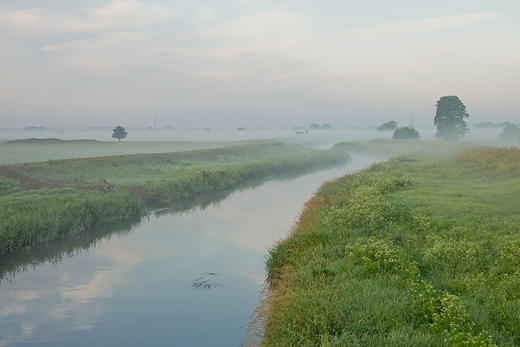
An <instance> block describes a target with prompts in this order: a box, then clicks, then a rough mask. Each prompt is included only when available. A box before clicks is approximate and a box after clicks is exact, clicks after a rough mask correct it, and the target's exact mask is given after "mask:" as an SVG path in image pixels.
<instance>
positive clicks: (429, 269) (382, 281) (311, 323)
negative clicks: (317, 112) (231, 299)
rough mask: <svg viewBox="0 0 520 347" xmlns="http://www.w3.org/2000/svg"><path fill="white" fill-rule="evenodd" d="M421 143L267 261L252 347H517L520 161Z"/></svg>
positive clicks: (321, 213)
mask: <svg viewBox="0 0 520 347" xmlns="http://www.w3.org/2000/svg"><path fill="white" fill-rule="evenodd" d="M421 142H422V141H419V142H415V144H414V146H418V147H417V148H416V150H415V151H409V152H410V154H406V155H401V156H397V157H395V158H393V159H391V160H389V161H387V162H383V163H379V164H375V165H373V166H371V167H370V168H369V169H367V170H365V171H362V172H359V173H356V174H353V175H348V176H345V177H342V178H340V179H337V180H335V181H333V182H329V183H326V184H324V185H323V186H322V188H321V189H320V190H319V191H318V192H317V194H316V195H315V196H314V197H313V198H312V199H311V200H310V201H309V202H307V204H306V206H305V209H304V211H303V212H302V214H301V216H300V219H299V222H298V223H297V225H296V226H295V227H294V229H293V232H292V234H291V235H290V236H289V237H288V238H287V239H285V240H283V241H280V242H278V243H277V244H276V245H275V246H274V247H273V248H272V249H271V250H270V252H269V257H268V259H267V261H266V264H267V270H268V279H269V284H268V287H267V288H266V293H265V297H264V299H263V302H262V303H261V304H260V305H259V306H258V307H257V309H256V314H255V320H254V321H253V322H252V324H251V326H250V336H251V337H252V341H254V340H255V338H257V339H260V340H261V342H260V344H261V345H262V346H519V345H520V215H519V213H518V211H519V210H520V177H519V175H518V174H519V173H520V149H518V148H495V147H472V148H470V147H469V146H467V145H466V144H463V143H457V144H456V143H453V142H441V141H437V143H438V144H437V145H435V144H433V143H423V144H421ZM379 145H381V146H387V145H388V146H390V145H389V143H388V142H386V143H383V144H381V143H379V144H377V142H376V143H372V144H369V145H368V147H372V148H373V147H374V146H376V147H377V146H379ZM340 146H342V147H350V148H351V149H352V148H353V147H356V148H360V147H364V149H365V150H367V151H368V150H370V149H369V148H368V149H367V145H366V144H364V145H360V144H357V145H356V144H348V143H344V144H342V145H340ZM399 146H405V145H404V142H401V143H400V144H399ZM432 146H437V150H439V146H440V152H442V155H434V154H433V150H432V149H433V148H432ZM450 147H451V149H450ZM391 150H392V151H393V150H396V151H397V150H398V149H395V148H394V149H391Z"/></svg>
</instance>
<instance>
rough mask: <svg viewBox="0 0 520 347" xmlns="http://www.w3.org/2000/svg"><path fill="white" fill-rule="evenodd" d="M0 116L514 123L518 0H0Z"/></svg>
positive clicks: (117, 121) (276, 123) (519, 51)
mask: <svg viewBox="0 0 520 347" xmlns="http://www.w3.org/2000/svg"><path fill="white" fill-rule="evenodd" d="M0 76H1V77H0V121H1V122H0V127H3V128H7V127H13V128H20V127H24V126H27V125H33V126H39V125H43V126H55V127H57V128H61V127H63V128H68V127H78V128H80V127H87V126H102V125H107V126H115V125H123V126H128V127H133V126H150V125H153V119H154V117H157V125H158V127H160V126H165V125H173V126H175V127H177V128H186V127H206V126H207V127H237V126H248V127H258V126H265V127H268V126H273V127H281V126H295V125H309V124H310V123H311V122H315V123H319V124H323V123H330V124H332V125H333V126H336V127H348V126H370V125H378V124H381V123H382V122H385V121H388V120H391V119H392V120H396V121H397V122H399V123H400V124H401V125H408V123H410V118H411V116H413V119H414V124H416V125H426V126H428V125H433V117H434V115H435V102H436V101H437V100H438V99H439V98H440V97H441V96H443V95H457V96H459V97H460V98H461V100H462V101H463V102H464V103H465V105H466V107H467V110H468V112H469V114H470V115H471V117H470V119H469V120H468V121H469V123H470V124H471V123H474V122H482V121H494V122H501V121H511V122H514V123H520V108H519V102H518V99H519V97H520V94H519V93H520V1H518V0H508V1H506V0H494V1H491V0H464V1H461V0H449V1H448V0H435V1H431V0H381V1H351V0H300V1H284V0H234V1H233V0H212V1H209V0H208V1H203V0H195V1H190V0H177V1H175V0H174V1H171V0H169V1H166V0H115V1H112V0H88V1H86V0H0Z"/></svg>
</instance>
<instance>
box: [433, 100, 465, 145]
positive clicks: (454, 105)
mask: <svg viewBox="0 0 520 347" xmlns="http://www.w3.org/2000/svg"><path fill="white" fill-rule="evenodd" d="M435 106H436V107H437V111H436V112H435V119H434V121H433V122H434V124H435V126H436V127H437V133H436V134H435V137H436V138H438V139H442V140H459V139H463V138H464V136H466V133H467V132H468V130H469V128H468V125H467V124H466V121H465V120H464V119H466V118H468V117H469V114H468V112H467V111H466V106H465V105H464V104H463V103H462V101H461V100H460V99H459V97H458V96H455V95H452V96H443V97H441V98H440V99H439V101H437V104H436V105H435Z"/></svg>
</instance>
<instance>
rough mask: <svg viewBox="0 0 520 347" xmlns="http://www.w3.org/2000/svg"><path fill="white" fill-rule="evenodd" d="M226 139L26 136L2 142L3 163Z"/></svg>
mask: <svg viewBox="0 0 520 347" xmlns="http://www.w3.org/2000/svg"><path fill="white" fill-rule="evenodd" d="M226 145H227V144H226V143H225V142H194V141H190V142H188V141H177V142H121V143H119V142H101V141H95V140H69V141H64V140H58V139H53V138H47V139H35V138H33V139H25V140H13V141H8V142H5V143H0V165H8V164H23V163H30V162H35V161H47V160H60V159H72V158H92V157H106V156H116V155H128V154H136V153H141V154H142V153H169V152H184V151H193V150H199V149H210V148H218V147H224V146H226Z"/></svg>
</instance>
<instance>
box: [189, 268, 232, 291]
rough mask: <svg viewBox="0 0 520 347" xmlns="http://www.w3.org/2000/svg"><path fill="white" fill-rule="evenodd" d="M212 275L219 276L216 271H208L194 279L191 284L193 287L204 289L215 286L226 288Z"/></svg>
mask: <svg viewBox="0 0 520 347" xmlns="http://www.w3.org/2000/svg"><path fill="white" fill-rule="evenodd" d="M211 276H218V273H216V272H207V273H205V274H203V275H202V276H200V277H199V278H197V279H195V280H193V283H192V284H191V288H192V289H202V290H209V289H213V288H224V286H223V285H222V284H220V283H219V282H217V281H214V280H212V279H211V278H210V277H211Z"/></svg>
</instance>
